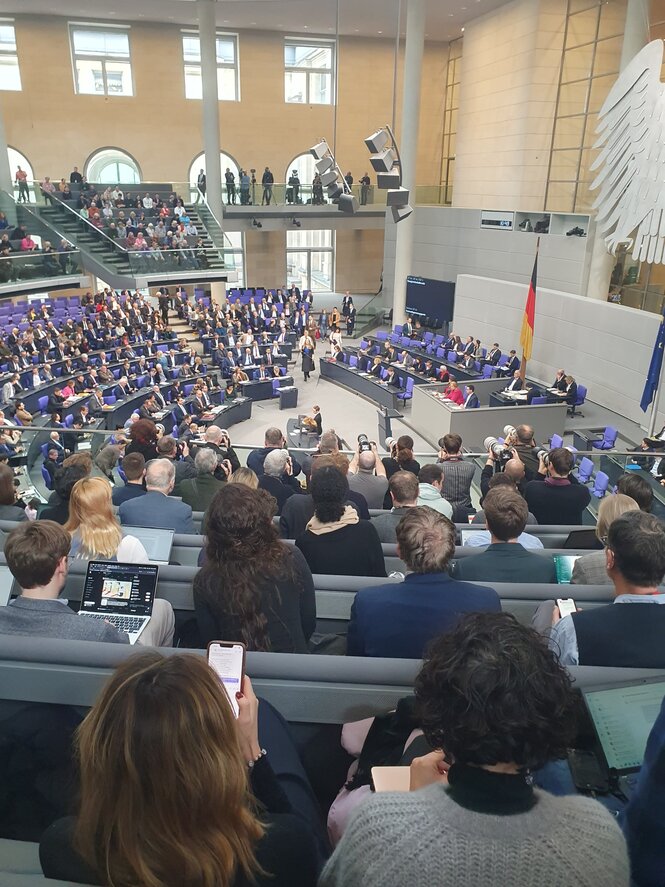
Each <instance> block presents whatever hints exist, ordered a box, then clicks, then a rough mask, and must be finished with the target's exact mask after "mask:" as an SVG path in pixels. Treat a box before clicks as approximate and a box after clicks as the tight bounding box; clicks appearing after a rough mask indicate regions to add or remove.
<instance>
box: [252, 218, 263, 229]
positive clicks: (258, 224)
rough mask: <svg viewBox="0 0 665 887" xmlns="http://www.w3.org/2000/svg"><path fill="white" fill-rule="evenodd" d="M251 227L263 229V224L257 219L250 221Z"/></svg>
mask: <svg viewBox="0 0 665 887" xmlns="http://www.w3.org/2000/svg"><path fill="white" fill-rule="evenodd" d="M252 227H253V228H263V222H259V220H258V219H252Z"/></svg>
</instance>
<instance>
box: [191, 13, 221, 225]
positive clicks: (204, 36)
mask: <svg viewBox="0 0 665 887" xmlns="http://www.w3.org/2000/svg"><path fill="white" fill-rule="evenodd" d="M216 5H217V4H216V0H197V3H196V8H197V12H198V19H199V41H200V45H201V86H202V90H203V101H202V110H203V148H204V151H205V158H206V199H207V201H208V205H209V206H210V209H211V210H212V211H213V213H214V215H215V216H216V218H217V221H218V222H219V224H220V225H221V224H222V221H223V215H224V213H223V209H222V173H221V169H220V165H219V153H220V143H219V95H218V91H217V24H216V21H215V7H216Z"/></svg>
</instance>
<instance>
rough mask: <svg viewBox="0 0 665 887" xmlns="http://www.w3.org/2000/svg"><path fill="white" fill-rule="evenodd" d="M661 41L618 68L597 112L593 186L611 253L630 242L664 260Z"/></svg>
mask: <svg viewBox="0 0 665 887" xmlns="http://www.w3.org/2000/svg"><path fill="white" fill-rule="evenodd" d="M662 64H663V41H662V40H653V41H652V42H651V43H649V44H647V45H646V46H645V47H644V49H642V50H640V52H638V54H637V55H636V56H635V58H634V59H633V60H632V61H631V62H630V64H628V65H627V66H626V67H625V68H624V70H623V71H622V72H621V73H620V74H619V77H618V78H617V81H616V83H615V84H614V86H613V87H612V89H611V90H610V92H609V95H608V96H607V98H606V99H605V102H604V103H603V106H602V108H601V109H600V112H599V114H598V121H599V122H598V126H597V127H596V132H597V133H598V135H599V137H598V140H597V141H596V144H595V145H594V147H595V148H599V149H600V154H599V155H598V157H597V158H596V160H595V161H594V163H593V164H592V166H591V169H592V170H600V172H599V173H598V175H597V177H596V179H595V181H594V182H593V184H592V186H591V188H592V189H596V188H598V189H599V192H598V196H597V198H596V201H595V203H594V209H596V210H597V215H596V223H597V225H598V228H599V230H600V232H601V233H602V234H604V235H605V243H606V244H607V248H608V249H609V251H610V252H611V253H615V252H616V249H617V247H618V246H619V244H621V243H626V242H628V243H631V242H632V238H633V235H634V236H635V241H634V247H633V256H634V258H635V259H639V260H640V261H643V262H644V261H647V262H662V261H663V259H664V257H663V246H664V244H665V88H664V87H663V84H662V83H661V80H660V71H661V66H662Z"/></svg>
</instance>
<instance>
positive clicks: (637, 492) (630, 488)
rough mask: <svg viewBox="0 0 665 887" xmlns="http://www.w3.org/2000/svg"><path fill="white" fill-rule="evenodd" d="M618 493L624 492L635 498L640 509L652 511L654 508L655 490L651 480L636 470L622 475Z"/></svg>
mask: <svg viewBox="0 0 665 887" xmlns="http://www.w3.org/2000/svg"><path fill="white" fill-rule="evenodd" d="M617 493H623V495H624V496H630V498H631V499H634V500H635V501H636V502H637V505H638V507H639V509H640V511H647V512H650V511H651V509H652V508H653V490H652V489H651V485H650V484H649V481H648V480H645V478H643V477H640V476H639V474H635V472H634V471H627V472H626V473H625V474H622V475H621V477H620V478H619V482H618V483H617Z"/></svg>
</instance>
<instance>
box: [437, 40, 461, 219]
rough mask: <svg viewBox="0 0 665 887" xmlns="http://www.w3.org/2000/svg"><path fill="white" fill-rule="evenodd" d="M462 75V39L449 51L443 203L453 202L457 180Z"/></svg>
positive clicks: (444, 122)
mask: <svg viewBox="0 0 665 887" xmlns="http://www.w3.org/2000/svg"><path fill="white" fill-rule="evenodd" d="M461 74H462V38H461V37H459V38H458V39H457V40H453V41H452V42H451V43H450V46H449V49H448V76H447V81H446V107H445V111H444V113H443V151H442V152H441V157H442V166H441V185H442V189H441V190H442V192H443V193H442V202H443V203H445V204H448V205H450V204H452V202H453V180H454V178H455V142H456V139H457V112H458V109H459V91H460V79H461Z"/></svg>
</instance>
